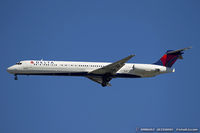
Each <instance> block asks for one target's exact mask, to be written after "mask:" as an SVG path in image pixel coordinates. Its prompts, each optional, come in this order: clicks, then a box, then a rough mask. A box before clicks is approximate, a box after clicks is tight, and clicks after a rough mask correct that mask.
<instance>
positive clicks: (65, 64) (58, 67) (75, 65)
mask: <svg viewBox="0 0 200 133" xmlns="http://www.w3.org/2000/svg"><path fill="white" fill-rule="evenodd" d="M109 64H111V63H106V62H73V61H43V60H41V61H39V60H26V61H21V62H19V63H17V64H16V65H13V66H11V67H9V68H8V69H7V71H8V72H9V73H11V74H15V75H60V76H61V75H63V76H88V75H90V76H102V75H94V74H92V75H91V74H90V72H91V71H93V70H96V69H99V68H101V67H104V66H106V65H109ZM169 72H174V69H171V68H168V67H165V66H160V65H154V64H132V63H126V64H125V65H124V66H123V67H122V68H121V69H120V70H119V71H117V73H116V74H114V75H112V77H113V78H117V77H119V78H125V77H130V78H139V77H153V76H156V75H158V74H162V73H169Z"/></svg>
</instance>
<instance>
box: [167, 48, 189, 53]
mask: <svg viewBox="0 0 200 133" xmlns="http://www.w3.org/2000/svg"><path fill="white" fill-rule="evenodd" d="M191 48H192V47H188V48H183V49H178V50H174V51H169V52H167V53H166V54H176V53H180V52H182V51H185V50H188V49H191Z"/></svg>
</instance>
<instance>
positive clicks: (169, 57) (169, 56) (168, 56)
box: [154, 47, 192, 67]
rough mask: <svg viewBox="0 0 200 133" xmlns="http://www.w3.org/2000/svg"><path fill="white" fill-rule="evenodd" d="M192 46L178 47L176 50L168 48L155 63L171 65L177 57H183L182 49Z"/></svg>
mask: <svg viewBox="0 0 200 133" xmlns="http://www.w3.org/2000/svg"><path fill="white" fill-rule="evenodd" d="M191 48H192V47H188V48H183V49H178V50H168V51H167V52H166V53H165V54H164V55H163V56H162V57H161V58H160V59H159V60H158V61H157V62H156V63H154V64H156V65H161V66H166V67H172V65H173V64H174V63H175V62H176V61H177V59H183V56H182V54H184V52H183V51H185V50H188V49H191Z"/></svg>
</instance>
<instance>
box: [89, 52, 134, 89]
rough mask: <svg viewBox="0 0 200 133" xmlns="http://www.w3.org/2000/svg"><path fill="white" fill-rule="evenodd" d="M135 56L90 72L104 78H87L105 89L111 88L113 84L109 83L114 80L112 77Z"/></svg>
mask: <svg viewBox="0 0 200 133" xmlns="http://www.w3.org/2000/svg"><path fill="white" fill-rule="evenodd" d="M133 56H135V55H130V56H128V57H126V58H124V59H121V60H119V61H117V62H114V63H111V64H109V65H107V66H104V67H102V68H99V69H96V70H93V71H91V72H89V74H97V75H102V76H98V77H95V76H87V78H89V79H91V80H92V81H94V82H97V83H99V84H101V85H102V86H103V87H104V86H111V84H110V83H109V81H110V80H112V77H111V75H113V74H115V73H116V72H117V71H119V70H120V69H121V68H122V67H123V66H124V65H125V63H126V62H127V61H128V60H130V59H131V58H132V57H133Z"/></svg>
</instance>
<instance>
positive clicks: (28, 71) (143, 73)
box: [7, 47, 191, 87]
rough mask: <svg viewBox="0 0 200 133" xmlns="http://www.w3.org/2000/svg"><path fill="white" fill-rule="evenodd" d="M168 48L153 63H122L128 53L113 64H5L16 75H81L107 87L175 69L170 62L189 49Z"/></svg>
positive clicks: (21, 62)
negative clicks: (117, 81) (120, 81)
mask: <svg viewBox="0 0 200 133" xmlns="http://www.w3.org/2000/svg"><path fill="white" fill-rule="evenodd" d="M190 48H191V47H188V48H183V49H178V50H168V51H167V52H166V53H165V54H164V55H163V56H162V57H161V58H160V59H159V60H158V61H157V62H155V63H152V64H136V63H126V62H127V61H128V60H130V59H131V58H132V57H134V56H135V55H130V56H128V57H126V58H123V59H121V60H119V61H116V62H114V63H108V62H77V61H76V62H75V61H44V60H24V61H20V62H17V63H16V64H15V65H13V66H11V67H8V68H7V71H8V72H9V73H11V74H14V76H15V78H14V79H15V80H17V79H18V77H17V75H50V76H83V77H87V78H88V79H90V80H92V81H94V82H97V83H99V84H101V85H102V86H103V87H105V86H111V84H110V81H111V80H112V78H144V77H154V76H156V75H159V74H164V73H172V72H175V69H174V68H171V67H172V65H173V64H174V63H175V62H176V61H177V59H183V57H182V54H184V52H183V51H185V50H188V49H190Z"/></svg>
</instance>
